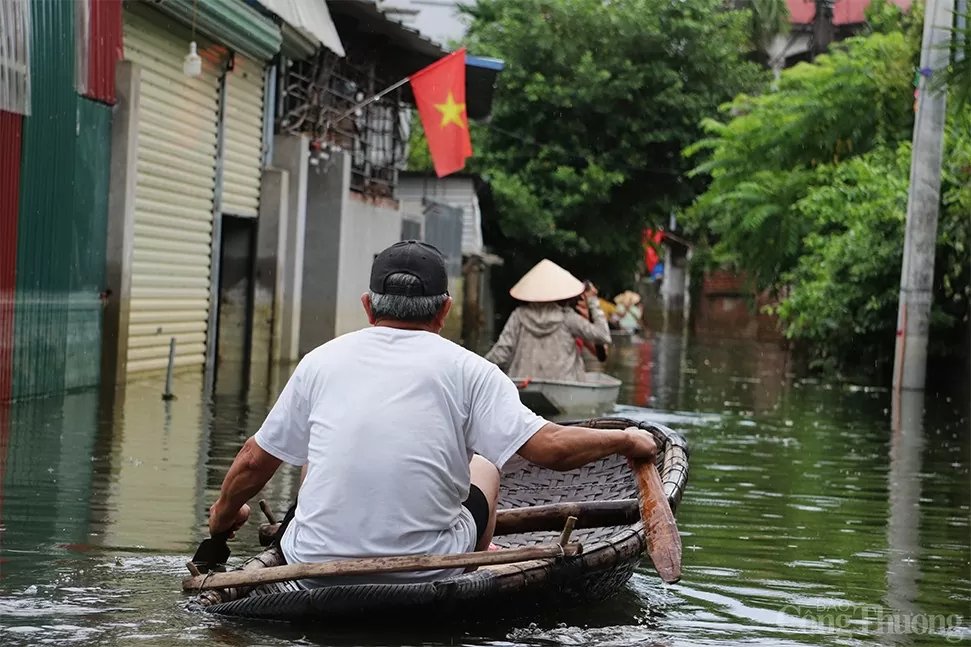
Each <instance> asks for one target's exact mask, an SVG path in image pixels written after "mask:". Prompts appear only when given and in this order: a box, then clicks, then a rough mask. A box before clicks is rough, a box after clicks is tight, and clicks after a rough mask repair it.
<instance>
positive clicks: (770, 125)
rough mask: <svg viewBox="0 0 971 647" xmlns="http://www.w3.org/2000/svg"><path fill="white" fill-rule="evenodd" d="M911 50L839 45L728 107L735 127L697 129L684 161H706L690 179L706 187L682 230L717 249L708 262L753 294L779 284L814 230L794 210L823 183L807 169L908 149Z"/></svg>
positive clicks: (898, 42)
mask: <svg viewBox="0 0 971 647" xmlns="http://www.w3.org/2000/svg"><path fill="white" fill-rule="evenodd" d="M916 47H917V46H916V43H915V42H914V41H913V39H908V38H907V37H905V35H904V34H902V33H900V32H897V33H890V34H873V35H871V36H868V37H859V38H853V39H849V40H846V41H843V42H841V43H838V44H836V45H834V46H833V47H832V48H831V50H830V53H828V54H825V55H822V56H819V57H817V58H816V60H815V61H814V62H813V63H811V64H810V63H801V64H799V65H796V66H795V67H793V68H790V69H788V70H785V71H784V72H783V73H782V76H781V79H780V82H779V87H778V90H777V91H775V92H771V93H768V94H765V95H762V96H758V97H751V96H746V95H742V96H739V97H738V98H736V99H735V101H733V102H732V103H731V105H730V106H729V107H728V108H727V109H726V110H725V112H726V113H728V112H729V111H731V113H733V114H734V115H736V116H735V117H734V118H730V119H729V120H728V121H727V122H725V121H719V120H715V119H707V120H705V122H704V124H703V126H704V129H705V132H706V133H707V135H708V136H707V137H706V138H704V139H701V140H699V141H698V142H696V143H694V144H692V145H691V146H688V147H687V148H686V149H685V155H686V156H688V157H689V158H691V157H700V156H701V154H705V158H702V159H703V161H700V163H699V164H698V166H697V167H696V168H695V169H693V170H692V172H691V174H692V175H693V176H707V177H710V178H711V183H710V185H709V187H708V189H707V191H706V192H705V193H704V194H703V195H702V196H701V197H700V198H699V199H698V200H697V201H696V202H695V203H694V204H693V205H692V206H691V207H690V209H688V211H687V213H686V224H687V225H688V226H689V227H691V228H693V229H694V231H695V233H696V234H697V235H700V236H707V235H711V236H712V237H713V238H714V239H715V240H716V241H717V242H716V244H715V245H714V248H713V259H714V260H715V261H716V262H719V263H725V262H729V263H734V264H736V265H737V266H739V267H740V268H742V269H745V270H747V271H748V273H749V274H750V276H751V277H752V279H753V281H754V282H755V284H756V285H757V286H758V287H759V288H761V289H775V288H778V287H781V285H783V284H784V283H785V279H784V276H785V273H786V272H788V271H790V270H791V269H792V268H793V267H794V266H795V265H796V263H797V262H798V260H799V258H800V257H801V256H802V255H803V253H804V251H805V245H804V240H805V237H806V235H807V234H809V233H810V231H811V230H812V227H813V226H814V223H813V222H811V221H810V220H808V219H806V218H805V217H804V215H803V214H802V213H800V212H799V211H798V210H797V209H796V208H795V205H796V203H797V202H798V201H799V200H800V199H801V198H802V197H804V196H805V195H806V194H807V192H808V191H809V190H810V188H811V187H812V186H813V185H814V183H817V182H820V181H823V176H822V175H820V174H818V173H816V172H815V169H817V168H818V167H820V166H821V165H826V164H833V163H835V162H838V161H840V160H843V159H847V158H850V157H853V156H855V155H860V154H863V153H866V152H868V151H870V150H873V149H874V148H875V147H877V146H879V145H883V144H886V145H890V146H894V145H896V143H898V142H901V141H906V140H909V139H910V133H911V129H912V124H913V110H912V106H913V102H914V99H913V86H912V79H913V69H914V68H913V65H914V61H915V60H916V55H917V49H916Z"/></svg>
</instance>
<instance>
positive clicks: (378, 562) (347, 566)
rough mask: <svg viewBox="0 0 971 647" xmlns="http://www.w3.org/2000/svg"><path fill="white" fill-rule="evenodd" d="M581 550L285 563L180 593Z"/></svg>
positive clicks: (189, 585)
mask: <svg viewBox="0 0 971 647" xmlns="http://www.w3.org/2000/svg"><path fill="white" fill-rule="evenodd" d="M581 552H582V548H581V546H580V544H578V543H571V544H567V545H566V546H561V545H560V544H547V545H544V546H528V547H525V548H504V549H500V550H489V551H479V552H474V553H456V554H450V555H401V556H396V557H374V558H361V559H347V560H339V561H333V562H323V563H318V564H288V565H286V566H272V567H267V568H260V569H255V570H251V571H246V570H239V571H229V572H226V573H210V574H208V575H193V576H190V577H187V578H185V579H184V580H182V590H183V591H192V592H195V591H204V590H207V589H224V588H230V587H236V586H260V585H262V584H273V583H275V582H286V581H289V580H301V579H307V578H323V577H332V576H337V575H373V574H375V573H401V572H411V571H436V570H439V569H452V568H464V567H469V566H490V565H495V564H513V563H516V562H525V561H529V560H534V559H550V558H555V557H573V556H576V555H579V554H580V553H581Z"/></svg>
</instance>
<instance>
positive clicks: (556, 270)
mask: <svg viewBox="0 0 971 647" xmlns="http://www.w3.org/2000/svg"><path fill="white" fill-rule="evenodd" d="M509 294H510V296H512V297H513V298H514V299H516V300H518V301H522V302H523V305H521V306H519V307H517V308H516V309H515V310H513V312H512V314H511V315H509V320H508V321H506V325H505V326H504V327H503V329H502V334H500V335H499V339H498V340H497V341H496V343H495V345H494V346H493V347H492V349H491V350H490V351H489V352H488V353H486V356H485V357H486V359H487V360H489V361H490V362H493V363H495V364H497V365H499V366H500V367H501V368H502V369H503V370H505V372H506V374H507V375H510V376H512V377H524V378H525V377H529V378H533V379H547V380H564V381H568V382H582V381H584V379H585V377H586V370H585V368H584V363H583V356H582V355H581V352H580V349H578V347H577V340H578V339H579V340H580V341H581V342H583V343H586V342H591V343H593V344H609V343H610V329H609V328H608V327H607V320H606V319H605V318H604V313H603V310H601V309H600V301H599V300H598V299H597V295H596V293H595V291H592V290H591V291H587V292H585V291H584V285H583V282H582V281H580V280H579V279H577V278H576V277H575V276H573V275H572V274H570V273H569V272H567V271H566V270H565V269H563V268H562V267H560V266H559V265H557V264H556V263H554V262H552V261H550V260H547V259H543V260H542V261H540V262H539V263H537V264H536V266H535V267H533V269H531V270H530V271H529V272H527V273H526V274H525V275H524V276H523V277H522V278H521V279H519V282H518V283H516V285H514V286H513V287H512V289H511V290H509ZM581 298H582V300H583V301H584V303H583V305H582V306H579V309H580V310H583V309H584V307H585V308H586V309H587V310H588V311H589V316H584V315H583V314H580V312H578V311H577V310H576V309H574V306H575V305H576V304H577V301H578V300H580V299H581Z"/></svg>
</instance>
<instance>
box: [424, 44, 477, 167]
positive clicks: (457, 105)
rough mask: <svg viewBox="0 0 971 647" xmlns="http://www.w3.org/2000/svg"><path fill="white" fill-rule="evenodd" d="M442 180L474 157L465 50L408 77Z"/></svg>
mask: <svg viewBox="0 0 971 647" xmlns="http://www.w3.org/2000/svg"><path fill="white" fill-rule="evenodd" d="M408 80H409V81H410V82H411V90H412V93H413V94H414V95H415V104H416V105H417V106H418V116H419V117H421V125H422V128H424V129H425V138H426V139H427V140H428V150H429V152H430V153H431V155H432V162H433V163H434V164H435V173H436V174H437V175H438V177H445V176H446V175H448V174H449V173H454V172H456V171H460V170H462V169H463V168H465V160H466V159H467V158H469V157H471V156H472V140H471V138H470V137H469V120H468V117H467V116H466V112H465V48H464V47H463V48H462V49H460V50H458V51H457V52H452V53H451V54H449V55H448V56H446V57H444V58H440V59H439V60H437V61H435V62H434V63H432V64H431V65H429V66H428V67H426V68H424V69H422V70H419V71H417V72H415V73H414V74H412V75H411V76H410V77H408Z"/></svg>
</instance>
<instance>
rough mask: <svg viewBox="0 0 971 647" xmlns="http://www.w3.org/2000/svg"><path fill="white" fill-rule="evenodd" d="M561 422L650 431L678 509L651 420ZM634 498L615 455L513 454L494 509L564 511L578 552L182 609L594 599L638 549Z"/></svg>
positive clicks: (359, 616)
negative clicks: (568, 463)
mask: <svg viewBox="0 0 971 647" xmlns="http://www.w3.org/2000/svg"><path fill="white" fill-rule="evenodd" d="M569 424H574V425H580V426H585V427H590V428H595V429H624V428H627V427H630V426H636V427H639V428H641V429H644V430H645V431H648V432H650V433H652V434H653V435H654V438H655V440H656V441H657V445H658V456H657V463H656V465H657V468H658V472H659V474H660V477H661V482H662V484H663V487H664V494H665V496H666V498H667V500H668V502H669V504H670V506H671V509H672V510H676V509H677V506H678V503H679V502H680V500H681V497H682V494H683V493H684V489H685V485H686V483H687V477H688V447H687V443H686V441H685V440H684V438H683V437H682V436H681V435H680V434H678V433H677V432H675V431H673V430H671V429H669V428H667V427H664V426H662V425H659V424H654V423H648V422H641V421H635V420H629V419H626V418H620V417H607V418H594V419H590V420H583V421H573V422H571V423H569ZM637 499H638V486H637V482H636V480H635V477H634V475H633V473H632V471H631V470H630V468H629V467H628V465H627V461H626V460H625V459H623V458H622V457H619V456H611V457H609V458H605V459H601V460H599V461H596V462H593V463H590V464H588V465H585V466H583V467H581V468H578V469H575V470H571V471H568V472H556V471H552V470H549V469H546V468H542V467H539V466H537V465H534V464H531V463H526V462H525V461H522V466H521V467H514V468H513V469H512V471H510V472H507V473H505V474H503V477H502V483H501V492H500V500H499V510H500V512H499V516H500V517H506V518H509V517H510V516H512V515H516V514H517V513H520V512H524V511H526V509H532V511H537V510H542V511H548V512H550V513H555V512H557V511H563V510H567V512H563V514H564V515H565V514H571V515H574V516H577V522H576V528H577V529H576V530H575V531H574V532H573V535H572V537H573V539H574V540H575V541H578V542H580V543H581V545H582V552H581V553H580V554H578V555H575V556H568V557H552V558H546V559H535V560H531V561H525V562H517V563H514V564H502V565H492V566H482V567H479V568H478V569H477V570H475V571H474V572H471V573H466V574H463V575H459V576H456V577H450V578H446V579H442V580H438V581H433V582H422V583H404V584H399V583H395V584H350V585H347V584H336V585H333V586H326V587H320V588H312V589H306V588H303V587H302V586H300V585H299V584H298V583H297V582H294V581H287V582H280V583H275V584H265V585H262V586H258V587H255V588H252V587H250V588H247V587H238V588H228V589H210V590H206V591H202V592H198V593H197V594H196V595H194V596H193V598H192V600H191V601H190V603H189V608H190V609H193V610H200V611H203V612H205V613H209V614H215V615H220V616H233V617H240V618H253V619H260V620H275V621H300V622H316V621H321V622H324V621H325V622H328V623H334V622H337V621H352V622H353V621H366V620H371V621H373V619H374V618H375V617H380V618H381V619H382V622H384V621H394V620H396V619H408V620H415V619H416V618H420V617H422V616H423V615H425V614H428V615H429V616H441V615H442V614H448V615H449V617H451V618H456V617H459V618H461V617H465V616H466V615H467V616H468V617H474V618H477V619H480V620H481V619H483V616H484V615H492V614H495V616H496V617H500V616H503V617H504V616H506V615H507V614H508V613H510V612H512V613H515V614H519V613H522V612H526V610H527V609H535V608H536V607H537V606H544V605H547V604H555V605H564V604H572V603H589V602H599V601H602V600H604V599H606V598H608V597H610V596H611V595H613V594H615V593H617V592H618V591H619V590H621V589H622V588H623V587H624V586H625V584H626V583H627V581H628V580H629V579H630V577H631V575H632V574H633V572H634V568H635V567H636V566H637V565H638V564H639V563H640V562H641V559H642V557H643V555H644V553H645V550H646V538H645V530H644V525H643V523H642V522H641V520H640V516H639V512H638V509H637ZM562 504H577V505H562ZM593 507H597V508H598V509H608V508H609V509H612V510H614V512H612V513H611V514H612V515H613V516H612V517H611V518H612V519H615V520H616V519H617V518H618V517H617V512H616V511H617V510H621V509H623V510H624V512H623V514H622V517H623V518H622V521H621V523H620V525H603V524H598V523H597V522H596V519H593V518H592V517H591V518H587V519H585V517H584V514H585V513H584V512H583V510H587V509H592V508H593ZM570 509H573V512H569V510H570ZM577 510H579V512H577ZM549 516H550V515H547V517H549ZM601 518H602V517H601ZM547 521H549V519H547ZM500 525H501V523H500ZM547 525H548V524H547ZM591 526H593V527H591ZM273 530H274V527H272V526H269V525H268V524H267V525H264V526H263V527H261V543H263V544H264V545H266V544H269V543H270V542H271V539H272V534H273ZM559 534H560V531H559V530H553V529H548V530H541V531H531V532H519V533H516V534H502V535H498V536H496V537H495V538H494V539H493V543H494V544H496V545H497V546H499V547H500V548H517V547H526V546H535V545H548V544H550V543H551V542H555V541H556V539H557V537H558V535H559ZM284 563H285V560H284V559H283V557H282V555H281V553H280V550H279V548H278V547H277V546H276V545H270V547H268V548H267V549H266V550H265V551H263V552H262V553H260V554H259V555H256V556H254V557H251V558H250V559H248V560H247V561H246V562H245V563H244V564H242V565H241V566H240V569H245V570H254V569H261V568H266V567H273V566H279V565H282V564H284ZM375 614H377V615H375Z"/></svg>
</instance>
